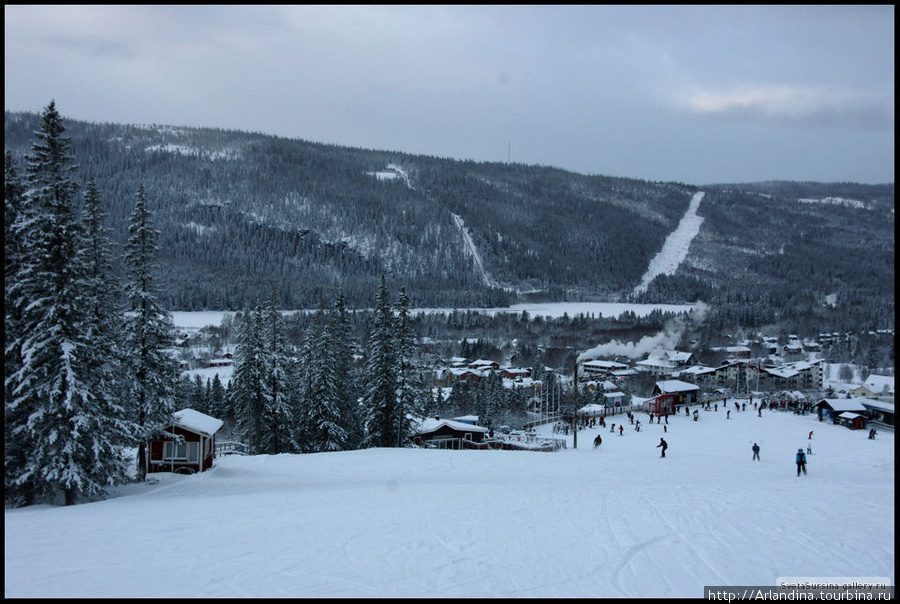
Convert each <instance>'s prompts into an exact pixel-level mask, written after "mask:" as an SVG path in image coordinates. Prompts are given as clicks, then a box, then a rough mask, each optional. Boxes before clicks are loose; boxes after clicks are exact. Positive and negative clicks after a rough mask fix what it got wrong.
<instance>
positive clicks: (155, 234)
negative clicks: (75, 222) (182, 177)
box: [125, 186, 178, 480]
mask: <svg viewBox="0 0 900 604" xmlns="http://www.w3.org/2000/svg"><path fill="white" fill-rule="evenodd" d="M128 234H129V237H128V243H127V245H126V246H125V263H126V265H127V266H128V269H129V281H128V283H127V284H126V287H125V294H126V296H127V298H128V303H129V309H130V316H129V317H128V318H127V320H126V325H125V337H126V344H125V351H126V358H127V359H128V363H129V367H128V369H129V375H130V376H131V383H130V385H129V396H128V402H129V405H130V411H131V414H132V416H133V418H134V419H133V421H134V422H135V423H136V424H137V430H138V435H137V436H138V438H139V444H138V458H137V478H138V480H143V479H144V478H145V477H146V472H147V441H148V440H150V439H151V438H152V437H153V436H155V435H156V434H158V433H159V432H160V431H161V430H164V429H165V428H166V427H167V426H170V425H171V424H172V421H173V418H172V414H173V413H174V411H175V408H174V407H175V402H176V388H175V385H176V383H177V379H178V365H177V362H176V360H175V358H174V357H173V356H171V354H170V352H169V349H170V348H171V347H172V346H173V342H174V339H173V333H172V332H173V327H172V319H171V317H170V315H169V313H168V312H167V311H166V310H165V309H164V308H163V307H162V306H161V305H160V303H159V301H158V292H157V285H156V277H155V271H156V255H157V253H158V251H159V248H158V244H157V241H158V239H159V231H157V230H156V229H155V228H154V226H153V222H152V215H151V213H150V210H149V208H147V199H146V197H145V194H144V187H143V186H141V187H140V188H139V189H138V192H137V195H136V197H135V204H134V209H133V210H132V212H131V217H130V220H129V226H128Z"/></svg>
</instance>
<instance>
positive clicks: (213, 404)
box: [206, 373, 228, 420]
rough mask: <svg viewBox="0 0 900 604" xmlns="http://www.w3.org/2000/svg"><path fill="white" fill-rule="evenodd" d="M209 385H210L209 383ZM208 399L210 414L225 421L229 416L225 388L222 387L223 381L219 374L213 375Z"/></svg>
mask: <svg viewBox="0 0 900 604" xmlns="http://www.w3.org/2000/svg"><path fill="white" fill-rule="evenodd" d="M207 384H209V381H207ZM206 398H207V404H208V405H209V414H210V415H211V416H213V417H217V418H219V419H223V420H224V419H225V418H226V417H227V416H228V410H227V409H226V407H225V387H224V386H223V385H222V379H221V378H220V377H219V374H218V373H217V374H215V375H213V379H212V384H210V386H209V391H208V393H207V395H206Z"/></svg>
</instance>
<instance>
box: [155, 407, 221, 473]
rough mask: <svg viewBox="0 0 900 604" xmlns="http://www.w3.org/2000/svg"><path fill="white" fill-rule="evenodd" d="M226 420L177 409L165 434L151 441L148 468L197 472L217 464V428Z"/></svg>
mask: <svg viewBox="0 0 900 604" xmlns="http://www.w3.org/2000/svg"><path fill="white" fill-rule="evenodd" d="M223 424H224V422H223V421H222V420H220V419H216V418H214V417H210V416H208V415H206V414H204V413H200V412H199V411H195V410H193V409H182V410H181V411H177V412H176V413H175V421H174V423H173V425H171V426H169V427H168V428H167V429H166V431H165V432H164V433H163V435H162V436H160V437H159V438H157V439H156V440H152V441H150V446H149V454H148V455H147V472H178V473H180V474H195V473H197V472H202V471H204V470H208V469H209V468H211V467H212V465H213V458H214V457H215V451H216V432H218V431H219V429H221V428H222V425H223Z"/></svg>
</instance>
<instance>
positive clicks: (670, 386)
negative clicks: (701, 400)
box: [656, 380, 700, 394]
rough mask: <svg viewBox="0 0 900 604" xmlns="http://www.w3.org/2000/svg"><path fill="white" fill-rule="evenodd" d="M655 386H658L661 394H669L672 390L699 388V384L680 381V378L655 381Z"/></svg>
mask: <svg viewBox="0 0 900 604" xmlns="http://www.w3.org/2000/svg"><path fill="white" fill-rule="evenodd" d="M656 387H657V388H659V391H660V392H661V393H663V394H671V393H674V392H692V391H694V390H700V386H695V385H694V384H689V383H687V382H682V381H681V380H662V381H659V382H656Z"/></svg>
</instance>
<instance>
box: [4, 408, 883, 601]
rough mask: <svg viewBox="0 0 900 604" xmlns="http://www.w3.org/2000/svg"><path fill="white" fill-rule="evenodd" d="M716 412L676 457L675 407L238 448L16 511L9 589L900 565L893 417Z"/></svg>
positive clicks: (398, 590)
mask: <svg viewBox="0 0 900 604" xmlns="http://www.w3.org/2000/svg"><path fill="white" fill-rule="evenodd" d="M620 417H622V416H618V417H613V418H610V422H612V421H616V422H618V421H619V418H620ZM637 417H638V419H640V420H641V421H642V423H644V424H647V419H648V418H647V417H646V415H644V414H641V413H639V414H637ZM701 418H702V419H701V421H699V422H693V421H690V420H688V419H687V418H686V417H685V416H684V415H683V414H682V415H679V416H677V417H672V418H670V420H669V424H668V432H667V433H665V434H664V436H665V438H666V440H667V441H668V443H669V450H668V453H667V455H666V458H665V459H661V458H660V457H659V449H658V448H656V445H657V444H658V442H659V438H660V436H663V426H662V425H657V424H652V425H650V424H647V425H645V426H644V427H643V429H642V430H641V432H639V433H638V432H635V431H634V430H633V429H632V427H631V426H628V427H627V428H626V430H625V434H624V435H623V436H618V435H617V434H616V435H614V434H610V433H609V432H608V428H607V429H606V430H604V431H603V432H602V433H601V434H602V436H603V444H602V445H601V446H600V448H599V449H596V450H595V449H594V448H593V446H592V444H591V443H592V440H593V438H594V435H595V434H596V433H597V430H587V431H582V432H579V434H578V448H577V449H574V448H572V436H571V435H569V436H568V441H569V448H568V449H565V450H562V451H559V452H556V453H536V452H516V451H437V450H421V449H419V450H417V449H400V450H398V449H368V450H362V451H351V452H341V453H323V454H311V455H278V456H257V457H237V456H232V457H222V458H219V459H217V461H216V466H215V467H214V468H213V469H212V470H210V471H208V472H205V473H203V474H200V475H196V476H180V475H175V474H156V475H154V476H155V477H156V479H158V483H157V484H152V485H150V484H141V485H129V486H127V487H123V488H121V489H119V490H117V491H116V492H115V493H114V494H113V496H112V497H110V498H109V499H107V500H106V501H102V502H96V503H89V504H81V505H76V506H72V507H53V506H46V505H42V506H35V507H31V508H25V509H11V510H6V516H5V546H6V549H5V556H4V559H5V562H4V564H5V587H4V595H5V596H6V597H44V596H47V597H119V596H124V597H171V596H182V597H190V596H206V597H211V596H218V597H223V596H224V597H257V596H259V597H262V596H275V597H288V596H307V597H339V596H362V597H390V596H400V597H406V596H408V597H415V596H435V597H477V596H491V597H565V596H607V597H615V596H624V597H634V596H680V597H702V596H703V587H704V586H707V585H729V586H737V585H775V584H776V580H777V579H778V578H779V577H889V578H890V582H891V584H893V579H894V434H893V433H892V432H887V431H885V432H882V433H880V434H879V435H878V438H877V439H876V440H868V439H867V438H866V431H857V432H854V431H850V430H848V429H846V428H842V427H838V426H833V425H829V424H826V423H819V422H818V421H816V418H815V416H814V415H812V416H798V415H793V414H791V413H780V412H763V414H762V417H758V416H757V414H756V412H754V411H750V410H748V411H745V412H741V413H736V412H735V411H733V410H732V412H731V418H730V419H726V414H725V411H724V410H723V409H722V408H721V407H720V409H719V411H718V412H714V411H709V412H702V413H701ZM810 430H814V431H815V433H814V435H813V438H812V440H811V441H809V440H808V439H807V435H808V432H809V431H810ZM547 432H548V433H549V430H547ZM753 442H759V443H760V446H761V449H762V450H761V461H752V460H751V457H752V453H751V450H750V447H751V445H752V443H753ZM807 443H810V444H811V445H812V447H813V453H814V454H813V455H811V456H810V457H809V464H808V471H809V474H808V475H807V476H801V477H799V478H798V477H797V476H796V475H795V473H796V467H795V465H794V453H795V452H796V450H797V448H798V447H804V448H805V447H806V445H807Z"/></svg>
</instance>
